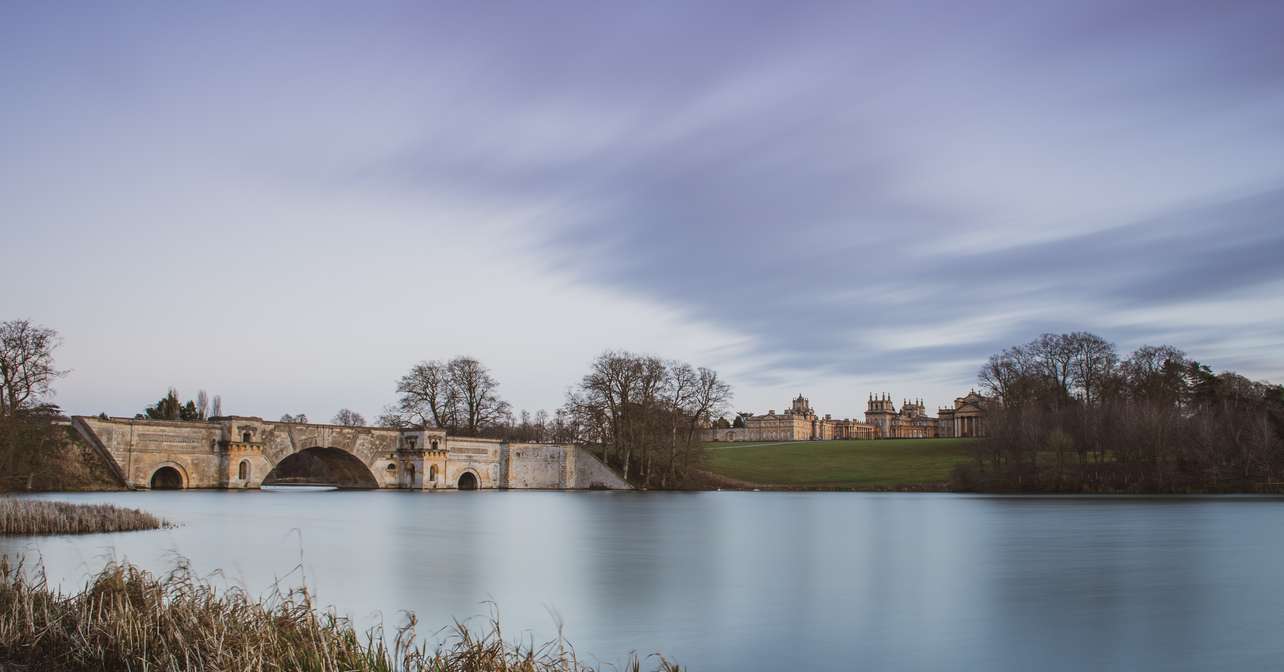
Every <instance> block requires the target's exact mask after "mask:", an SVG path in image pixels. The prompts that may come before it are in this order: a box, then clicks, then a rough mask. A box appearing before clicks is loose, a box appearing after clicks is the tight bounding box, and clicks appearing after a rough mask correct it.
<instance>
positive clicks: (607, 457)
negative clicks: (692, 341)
mask: <svg viewBox="0 0 1284 672" xmlns="http://www.w3.org/2000/svg"><path fill="white" fill-rule="evenodd" d="M730 398H731V389H730V387H729V386H727V385H726V384H725V383H724V382H722V380H721V379H719V378H718V375H717V374H716V373H715V372H714V371H712V370H711V369H704V368H701V369H694V368H692V367H691V366H690V365H688V364H685V363H682V362H664V361H662V360H660V359H658V358H656V357H650V356H640V355H635V354H632V353H628V352H605V353H603V354H602V355H600V356H598V358H597V359H595V360H594V361H593V364H592V367H591V369H590V371H589V373H588V374H587V375H585V376H584V378H583V379H582V380H581V381H580V383H579V385H578V386H577V387H576V388H575V389H573V390H571V391H570V392H569V393H568V394H567V402H566V405H565V406H564V407H563V409H562V410H561V411H560V412H559V414H558V416H559V419H565V424H564V425H561V426H559V429H558V431H557V433H556V434H557V435H558V436H563V435H565V434H569V435H570V436H571V437H572V438H573V440H574V441H575V442H576V443H579V444H581V445H586V446H589V447H591V448H594V449H596V450H597V451H598V452H599V453H600V454H601V455H602V458H603V460H604V461H606V462H607V464H610V465H612V466H614V467H616V468H618V469H620V470H621V471H622V472H623V474H624V476H625V478H628V479H630V480H633V481H634V482H635V483H638V484H640V485H643V486H647V487H650V486H654V485H657V484H658V485H659V486H660V487H673V486H675V485H677V484H679V483H681V482H682V481H683V480H684V479H686V478H687V477H688V475H689V473H690V468H691V466H692V464H693V463H694V462H696V461H698V459H699V457H700V455H701V453H702V451H703V444H702V443H701V442H700V436H699V430H700V428H701V425H702V424H703V423H705V422H708V420H709V418H710V417H712V416H713V415H716V414H721V413H722V412H723V409H724V407H725V405H726V403H727V401H728V400H729V399H730ZM563 428H565V431H563Z"/></svg>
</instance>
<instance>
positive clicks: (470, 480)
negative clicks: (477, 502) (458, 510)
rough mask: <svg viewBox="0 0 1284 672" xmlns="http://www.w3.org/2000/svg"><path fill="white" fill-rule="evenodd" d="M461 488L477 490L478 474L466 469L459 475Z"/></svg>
mask: <svg viewBox="0 0 1284 672" xmlns="http://www.w3.org/2000/svg"><path fill="white" fill-rule="evenodd" d="M459 489H460V490H476V489H477V476H476V475H474V474H473V472H471V471H465V472H464V473H463V474H461V475H460V476H459Z"/></svg>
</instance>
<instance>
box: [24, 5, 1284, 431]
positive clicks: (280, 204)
mask: <svg viewBox="0 0 1284 672" xmlns="http://www.w3.org/2000/svg"><path fill="white" fill-rule="evenodd" d="M911 4H913V6H911ZM622 7H624V6H623V5H620V4H618V3H511V4H507V5H504V4H499V3H495V4H488V5H486V7H485V8H484V10H483V9H481V8H480V6H478V5H476V4H468V3H459V4H454V5H450V4H445V3H435V4H433V5H431V6H427V3H414V4H408V5H388V4H378V5H375V4H371V3H343V4H334V5H323V4H321V3H314V2H308V3H298V4H293V5H291V4H275V5H273V6H272V7H271V8H268V9H264V8H260V7H257V6H254V5H252V4H249V3H235V4H233V3H207V4H204V5H197V4H196V3H122V4H120V5H118V6H114V7H113V6H112V5H111V4H110V3H84V4H80V5H75V4H73V3H31V4H29V5H25V6H24V5H22V4H20V3H12V2H10V3H5V4H4V5H3V6H0V86H2V87H3V88H2V89H0V148H3V151H0V203H3V204H4V207H3V217H2V218H0V221H2V222H3V226H4V236H3V240H4V244H5V254H4V259H5V265H4V273H3V276H4V278H5V281H4V285H5V289H4V291H3V292H0V319H13V318H19V317H26V318H30V319H33V320H35V321H37V322H39V323H42V324H45V325H47V326H51V327H54V328H56V329H58V330H59V331H61V332H62V334H63V335H64V339H65V342H64V346H63V348H62V350H60V352H59V362H60V364H62V365H63V366H65V367H68V368H71V369H73V373H72V374H71V375H70V376H69V377H68V378H67V379H66V380H64V381H63V382H62V383H61V385H60V386H59V395H58V397H57V398H56V401H58V402H59V403H61V404H62V405H63V406H64V407H65V408H67V409H68V410H69V411H71V412H76V413H97V412H99V411H106V412H108V413H112V414H132V413H134V412H137V411H139V410H141V408H142V407H143V406H144V405H146V404H148V403H150V402H152V401H154V400H155V399H156V398H157V397H159V396H160V395H161V394H162V393H163V391H164V389H165V388H166V387H168V386H170V385H175V386H177V387H178V388H179V389H180V391H181V392H182V393H183V394H184V395H185V396H193V395H195V392H196V390H197V389H198V388H205V389H207V390H209V391H210V393H212V394H221V395H222V396H223V398H224V400H225V410H226V411H228V412H232V413H240V414H257V415H263V416H265V417H276V416H279V415H280V414H281V413H284V412H292V413H296V412H305V413H307V414H308V415H309V416H310V417H312V418H313V419H327V418H328V417H329V416H330V415H332V414H333V413H334V411H335V410H337V409H338V408H339V407H341V406H347V407H351V408H354V409H356V410H358V411H361V412H363V413H365V414H366V415H367V416H373V415H375V414H376V413H377V412H378V409H379V408H380V407H381V406H382V405H383V404H385V403H388V402H390V401H392V400H393V398H394V396H395V394H394V386H395V380H396V378H397V377H398V376H399V375H400V374H401V373H403V372H404V371H405V370H406V369H407V368H408V367H409V366H410V365H411V364H412V363H413V362H415V361H417V360H420V359H434V358H447V357H449V356H451V355H455V354H464V353H467V354H472V355H474V356H476V357H478V358H480V359H482V360H483V361H484V362H486V363H487V364H489V365H490V366H491V368H492V369H493V370H494V372H495V373H496V375H497V376H498V377H499V378H500V380H501V382H502V392H503V394H504V395H505V396H506V397H507V398H508V399H509V400H510V401H511V402H512V403H513V404H514V406H515V407H517V408H529V409H532V410H533V409H538V408H548V409H552V408H554V407H556V406H557V405H559V404H560V403H561V401H562V396H563V394H564V392H565V390H566V388H567V386H568V385H570V384H572V383H573V382H574V381H575V380H577V379H578V378H579V377H580V376H581V375H582V374H583V372H584V371H585V369H586V367H587V364H588V362H589V360H590V359H592V357H593V356H594V355H596V354H597V353H599V352H601V351H602V350H604V349H607V348H628V349H634V350H638V351H644V352H651V353H655V354H659V355H662V356H668V357H678V358H682V359H686V360H689V361H691V362H692V363H695V364H701V365H708V366H712V367H714V368H717V369H718V370H720V371H721V372H723V373H724V374H725V375H726V376H727V377H728V379H729V380H730V381H731V382H732V383H733V384H734V386H735V390H736V396H737V403H736V407H737V408H739V409H743V410H754V411H758V412H765V411H766V410H767V409H769V408H774V409H777V410H780V409H783V408H784V407H785V406H786V404H787V403H788V400H789V398H790V397H791V396H792V395H794V394H796V393H798V392H804V393H806V394H808V396H810V397H811V399H812V401H813V405H814V406H815V407H817V408H818V409H819V410H820V411H821V412H828V413H833V414H835V415H837V416H855V415H858V414H860V413H861V412H863V408H864V400H865V397H866V396H867V395H868V394H870V393H880V392H887V393H890V394H892V395H893V396H894V398H896V399H898V400H899V399H900V398H902V397H915V396H921V397H924V398H925V399H926V400H927V402H928V404H929V405H939V404H944V403H946V402H948V401H949V400H950V399H952V398H953V397H955V396H957V395H959V394H961V393H964V392H966V391H967V388H968V387H970V386H971V385H972V384H973V380H974V377H975V372H976V369H977V368H978V366H979V365H980V363H981V362H982V361H983V360H984V359H985V357H986V356H988V355H989V354H990V353H992V352H995V351H997V350H999V349H1001V348H1003V347H1005V346H1007V345H1011V344H1014V343H1019V342H1024V341H1027V340H1029V339H1030V338H1032V337H1034V336H1035V335H1037V334H1038V333H1040V332H1043V331H1048V330H1077V329H1086V330H1090V331H1094V332H1097V333H1099V334H1101V335H1103V336H1105V337H1106V338H1108V339H1110V340H1112V341H1114V342H1115V343H1116V344H1117V345H1118V346H1119V347H1120V349H1121V350H1124V351H1126V350H1129V349H1131V348H1133V347H1135V346H1137V345H1139V344H1141V343H1172V344H1175V345H1177V346H1179V347H1182V348H1184V349H1185V350H1186V351H1187V352H1188V353H1189V354H1191V355H1192V356H1193V357H1195V358H1197V359H1200V360H1201V361H1204V362H1206V363H1208V364H1210V365H1212V366H1214V367H1215V368H1218V369H1227V368H1228V369H1235V370H1238V371H1240V372H1242V373H1244V374H1246V375H1248V376H1250V377H1254V378H1270V379H1274V380H1276V381H1280V380H1284V357H1281V355H1280V353H1281V346H1284V158H1282V157H1284V39H1282V38H1281V30H1282V27H1284V3H1279V2H1264V3H1248V2H1242V3H1241V2H1230V3H1208V2H1190V3H1181V2H1157V3H1128V6H1127V7H1124V6H1123V5H1121V3H1115V2H1110V3H1092V2H1075V3H1042V2H1012V3H985V2H978V3H957V2H948V3H940V4H939V5H935V6H933V5H928V4H924V3H896V2H889V3H862V4H859V5H858V4H856V3H846V4H840V3H817V4H807V3H781V2H766V3H761V4H759V5H755V4H752V3H748V2H732V3H726V4H722V5H718V4H714V3H690V2H678V3H671V4H666V3H635V5H634V6H632V7H628V8H627V9H622Z"/></svg>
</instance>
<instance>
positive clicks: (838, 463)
mask: <svg viewBox="0 0 1284 672" xmlns="http://www.w3.org/2000/svg"><path fill="white" fill-rule="evenodd" d="M974 443H975V442H974V441H973V440H970V439H889V440H879V441H791V442H763V443H725V442H714V443H706V444H705V446H704V449H705V453H704V457H705V460H704V472H705V473H704V474H703V476H704V477H705V478H704V479H703V480H704V481H706V482H702V483H700V484H699V485H700V488H701V489H719V488H721V489H738V490H753V489H760V490H805V491H811V490H818V491H820V490H840V491H864V492H944V491H948V490H949V488H950V479H951V474H952V473H953V470H954V468H955V467H956V466H957V465H959V464H965V463H967V462H968V461H969V460H970V459H971V452H970V450H969V449H970V447H971V446H972V445H974Z"/></svg>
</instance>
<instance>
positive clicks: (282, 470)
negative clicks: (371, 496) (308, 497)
mask: <svg viewBox="0 0 1284 672" xmlns="http://www.w3.org/2000/svg"><path fill="white" fill-rule="evenodd" d="M289 484H317V485H334V486H337V487H339V488H350V489H373V488H378V487H379V480H378V479H377V478H376V477H375V475H374V472H373V471H371V470H370V467H369V466H368V465H367V464H366V463H365V462H363V461H362V460H361V458H359V457H357V456H356V455H354V454H352V453H351V452H349V451H347V450H344V449H342V448H336V447H333V446H313V447H311V448H305V449H303V450H300V451H298V452H296V453H292V454H290V455H287V456H285V457H284V458H282V459H281V460H280V461H279V462H277V463H276V465H275V466H273V467H272V470H271V471H269V472H268V473H267V475H266V476H264V477H263V485H289Z"/></svg>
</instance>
